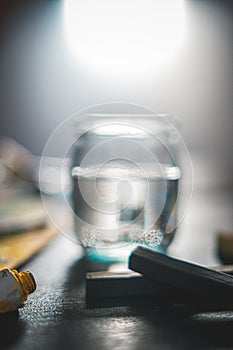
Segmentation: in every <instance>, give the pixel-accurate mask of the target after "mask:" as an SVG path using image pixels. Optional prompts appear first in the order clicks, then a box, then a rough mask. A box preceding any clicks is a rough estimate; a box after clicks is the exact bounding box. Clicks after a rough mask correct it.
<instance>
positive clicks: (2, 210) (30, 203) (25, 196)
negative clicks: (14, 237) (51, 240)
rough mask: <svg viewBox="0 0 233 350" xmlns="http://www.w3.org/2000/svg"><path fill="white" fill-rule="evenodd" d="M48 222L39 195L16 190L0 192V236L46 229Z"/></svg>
mask: <svg viewBox="0 0 233 350" xmlns="http://www.w3.org/2000/svg"><path fill="white" fill-rule="evenodd" d="M47 221H48V218H47V215H46V212H45V210H44V208H43V205H42V202H41V198H40V196H39V194H36V193H34V192H33V193H30V192H26V191H24V190H20V189H14V188H13V189H2V190H1V191H0V235H6V234H12V233H20V232H25V231H32V230H36V229H40V228H44V227H46V226H47Z"/></svg>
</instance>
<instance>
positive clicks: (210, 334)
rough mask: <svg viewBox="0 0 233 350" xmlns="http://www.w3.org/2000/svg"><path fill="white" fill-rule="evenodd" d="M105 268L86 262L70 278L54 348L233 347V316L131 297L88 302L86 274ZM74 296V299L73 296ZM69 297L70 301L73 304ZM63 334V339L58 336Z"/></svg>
mask: <svg viewBox="0 0 233 350" xmlns="http://www.w3.org/2000/svg"><path fill="white" fill-rule="evenodd" d="M106 267H107V266H106V265H103V264H96V263H93V262H90V261H87V260H85V259H82V260H80V261H78V262H76V263H75V264H74V265H73V266H72V267H71V268H70V270H69V273H68V275H67V282H66V283H67V285H68V286H69V288H70V289H68V290H67V295H65V296H64V300H65V301H64V304H63V305H62V309H63V316H62V320H61V324H60V326H59V331H58V336H57V339H56V342H55V344H54V345H55V347H56V346H58V345H59V347H60V348H63V347H64V348H70V349H72V348H75V346H77V344H79V347H80V349H87V350H88V349H95V350H97V349H106V348H107V349H108V348H111V349H127V350H128V349H139V350H140V349H143V350H146V349H154V348H155V347H156V348H159V349H160V348H161V349H164V348H166V349H172V350H173V349H179V350H181V349H185V350H186V349H187V348H189V349H202V348H211V349H216V348H219V349H220V348H221V349H222V348H226V349H231V348H233V337H232V334H233V311H221V310H208V311H207V310H205V308H203V306H202V307H198V306H196V307H195V308H194V307H191V306H188V305H182V304H179V305H174V304H172V303H171V301H169V300H168V299H166V298H163V299H162V298H159V299H156V298H155V297H148V298H147V297H145V296H144V297H131V298H120V299H119V298H118V299H116V298H114V299H109V300H106V299H105V300H101V301H100V300H99V301H98V300H96V301H95V304H93V305H90V303H89V304H88V303H87V302H86V301H85V296H84V294H79V293H80V287H82V288H83V287H84V280H85V273H86V272H87V271H100V270H105V269H106ZM71 296H72V297H71ZM69 298H70V301H69ZM60 334H61V336H59V335H60Z"/></svg>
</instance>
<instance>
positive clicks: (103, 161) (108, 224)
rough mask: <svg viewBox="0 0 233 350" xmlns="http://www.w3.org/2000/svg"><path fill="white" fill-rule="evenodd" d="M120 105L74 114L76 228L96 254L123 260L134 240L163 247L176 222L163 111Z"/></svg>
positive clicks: (168, 128)
mask: <svg viewBox="0 0 233 350" xmlns="http://www.w3.org/2000/svg"><path fill="white" fill-rule="evenodd" d="M117 109H118V111H116V110H117ZM122 109H123V110H120V112H119V108H112V110H111V111H109V112H107V111H104V112H100V113H82V114H81V115H80V114H79V115H78V117H77V119H76V121H75V130H76V141H75V143H74V145H73V157H72V158H73V161H72V180H73V190H72V202H73V210H74V225H75V232H76V235H77V237H78V240H79V242H80V243H81V244H82V246H83V247H85V250H86V253H87V255H88V256H90V257H92V258H94V259H100V260H101V261H111V262H114V261H122V260H125V259H127V257H128V255H129V254H130V252H131V251H132V249H133V248H134V247H135V246H137V245H139V244H140V245H145V246H148V247H150V248H152V249H157V250H166V248H167V247H168V245H169V244H170V243H171V241H172V239H173V237H174V234H175V229H176V224H177V198H178V184H179V179H180V176H181V171H180V168H179V166H178V160H177V150H176V129H175V128H174V127H173V125H172V124H171V123H170V122H169V120H168V119H167V117H166V116H165V115H161V114H154V113H148V112H146V113H145V111H143V113H142V112H141V110H140V111H139V112H138V111H137V112H135V111H134V110H133V112H132V111H131V112H129V111H126V112H124V108H122Z"/></svg>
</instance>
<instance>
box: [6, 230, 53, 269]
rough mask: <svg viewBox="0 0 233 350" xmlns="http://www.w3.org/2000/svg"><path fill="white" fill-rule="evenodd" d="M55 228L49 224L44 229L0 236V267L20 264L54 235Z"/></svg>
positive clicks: (11, 266)
mask: <svg viewBox="0 0 233 350" xmlns="http://www.w3.org/2000/svg"><path fill="white" fill-rule="evenodd" d="M56 234H57V230H56V229H55V227H54V226H52V225H49V226H47V227H46V228H44V229H38V230H33V231H30V232H23V233H15V234H11V235H5V236H1V237H0V269H3V268H15V267H18V266H21V265H22V264H23V263H24V262H25V261H27V260H28V259H30V258H31V257H32V256H33V255H34V254H36V253H37V252H38V251H39V250H40V249H41V248H43V247H44V246H45V245H46V244H47V243H48V242H49V241H50V240H51V239H52V238H53V237H54V236H55V235H56Z"/></svg>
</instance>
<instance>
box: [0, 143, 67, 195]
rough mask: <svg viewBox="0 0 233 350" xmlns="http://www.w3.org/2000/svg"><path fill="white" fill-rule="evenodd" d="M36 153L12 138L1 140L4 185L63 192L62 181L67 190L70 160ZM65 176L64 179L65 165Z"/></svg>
mask: <svg viewBox="0 0 233 350" xmlns="http://www.w3.org/2000/svg"><path fill="white" fill-rule="evenodd" d="M40 163H41V157H38V156H34V155H33V154H32V153H31V152H30V151H28V150H27V149H26V148H25V147H24V146H22V145H20V144H19V143H17V142H16V141H15V140H13V139H11V138H6V137H2V138H1V139H0V186H4V187H7V186H9V185H10V186H11V185H12V184H13V185H16V186H21V187H22V186H24V187H26V188H28V189H33V190H34V189H39V190H40V191H42V192H44V193H46V194H49V195H54V194H59V193H60V189H61V184H60V182H61V181H62V186H63V188H64V189H65V190H68V188H69V184H70V182H69V173H68V172H69V168H70V166H69V164H70V160H69V159H65V160H63V159H62V158H57V157H47V156H46V157H43V163H42V165H43V166H42V167H41V168H40ZM62 167H63V168H64V169H65V175H66V176H64V172H63V177H62V179H61V168H62Z"/></svg>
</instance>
